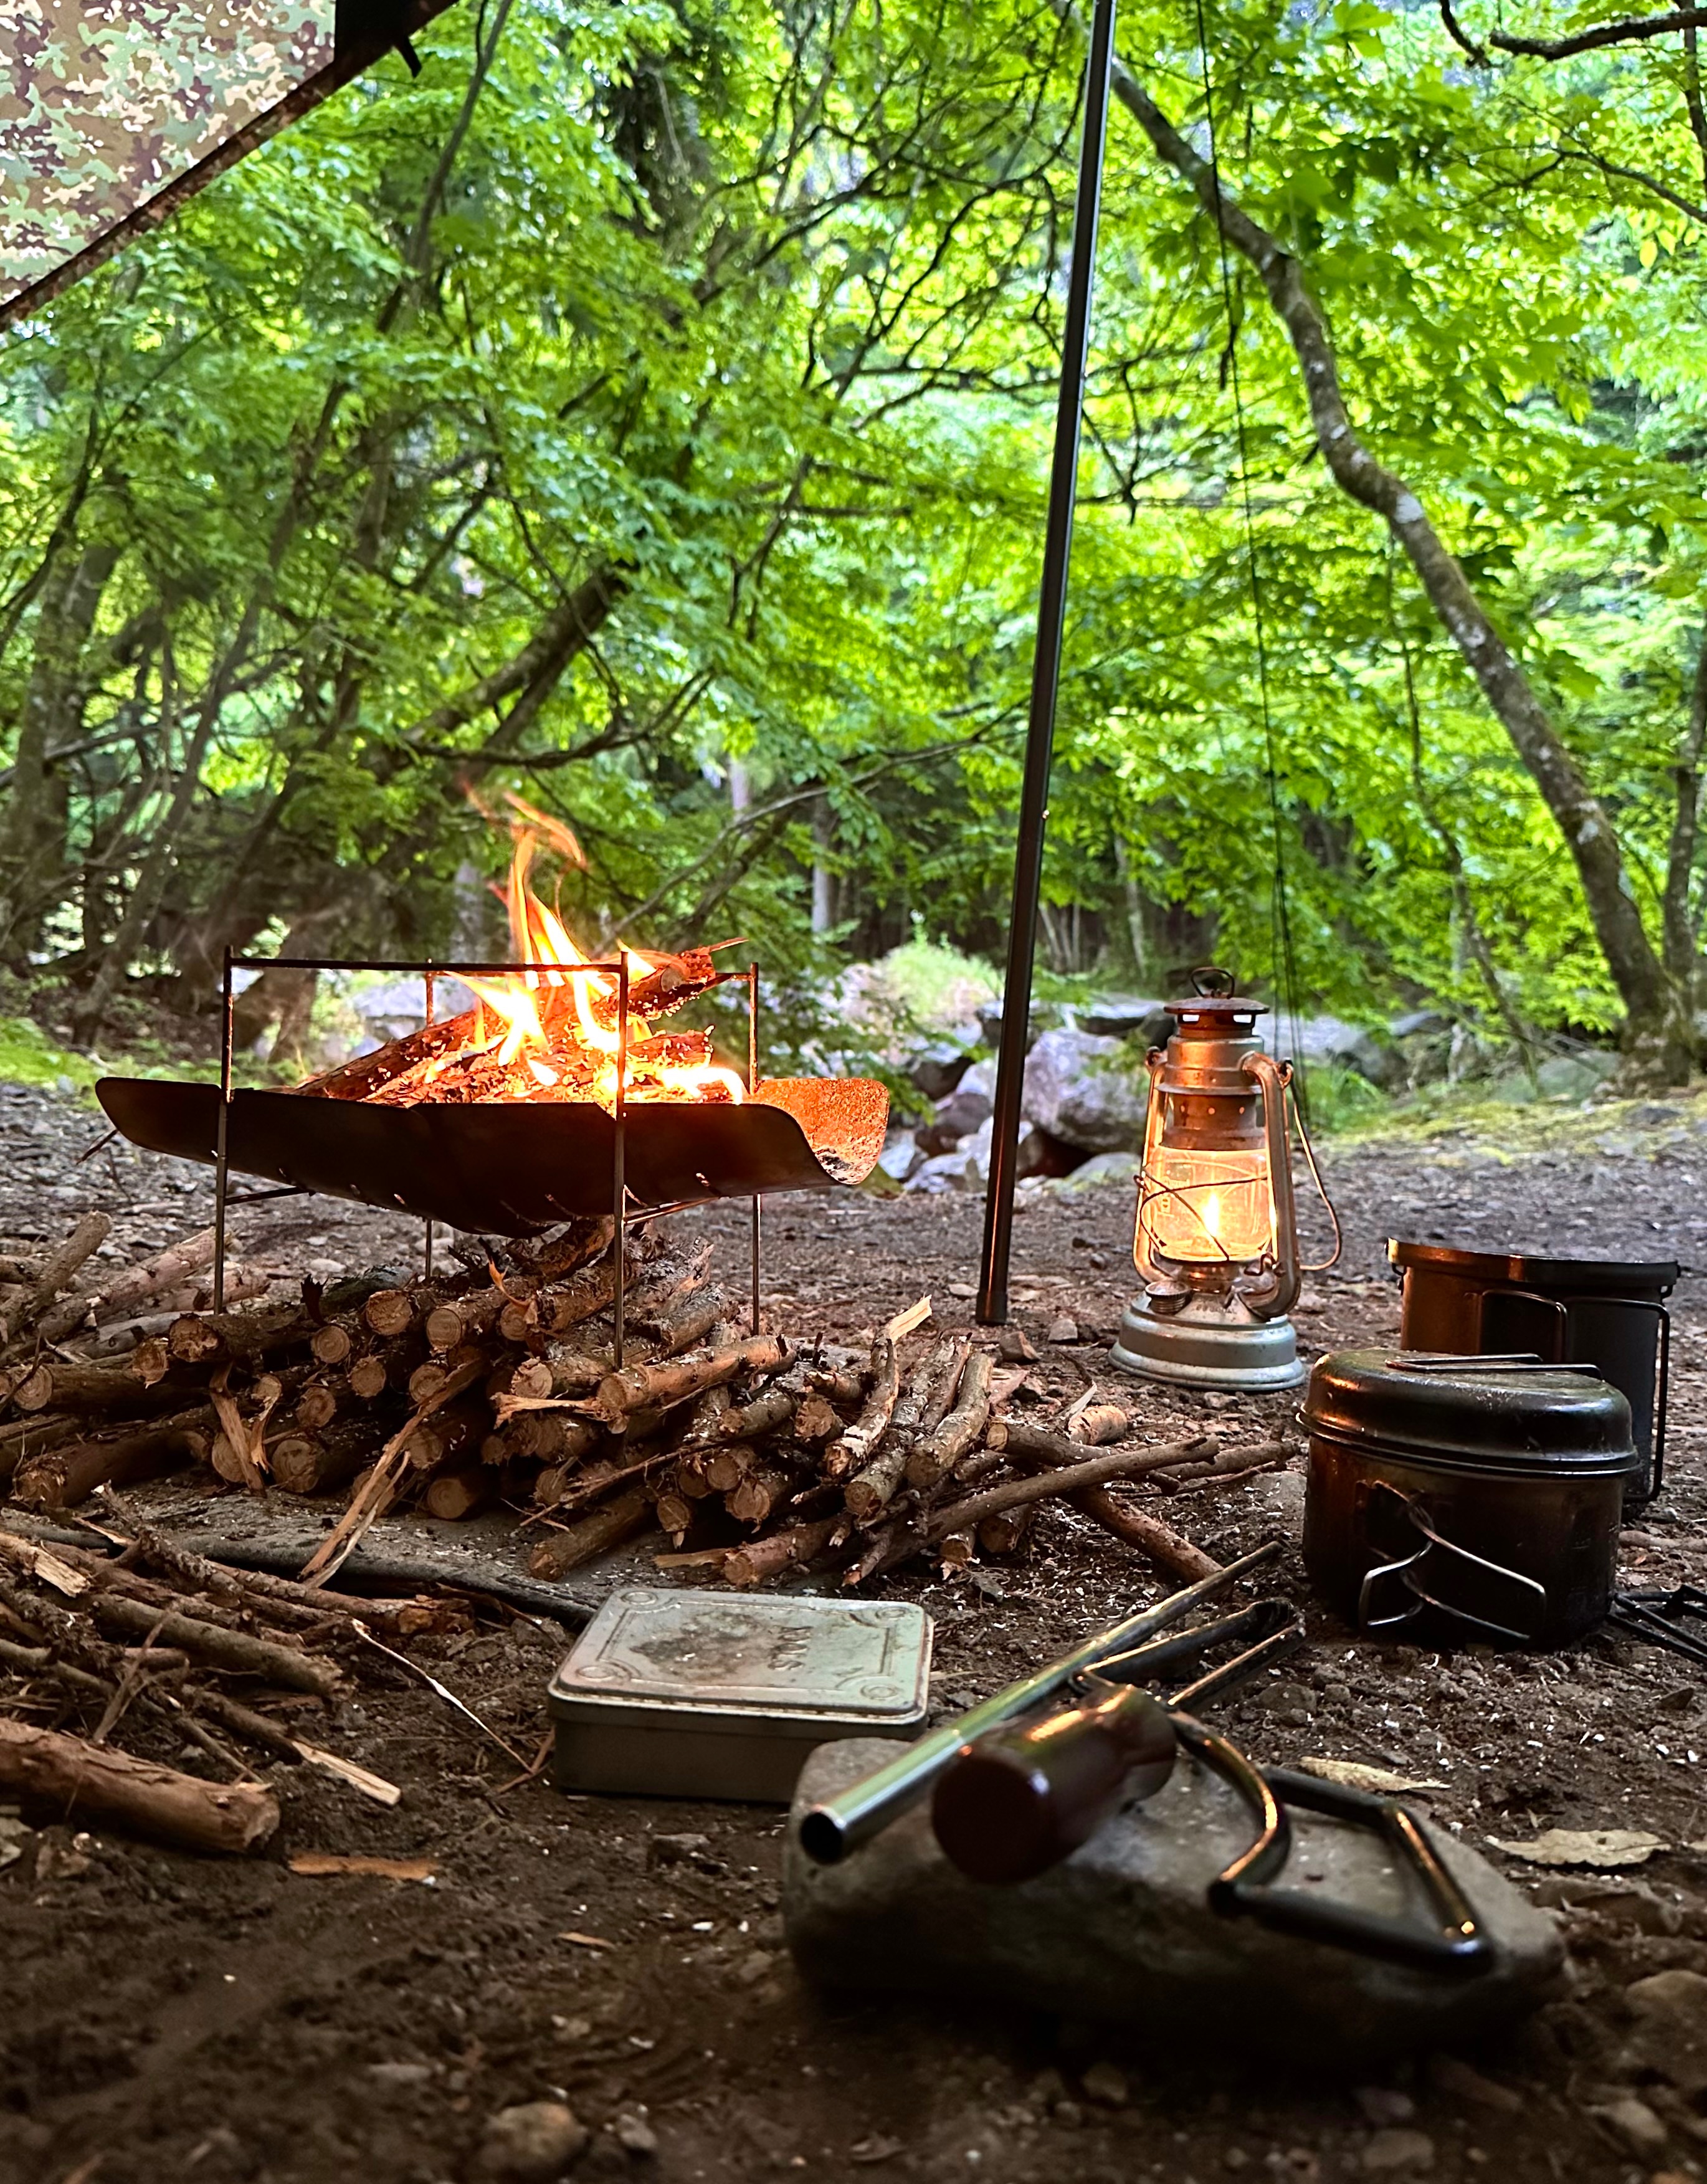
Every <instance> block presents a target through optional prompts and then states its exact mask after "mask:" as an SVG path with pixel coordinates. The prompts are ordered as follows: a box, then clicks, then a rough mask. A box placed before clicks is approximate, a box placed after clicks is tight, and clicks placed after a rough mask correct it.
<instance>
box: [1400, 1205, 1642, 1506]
mask: <svg viewBox="0 0 1707 2184" xmlns="http://www.w3.org/2000/svg"><path fill="white" fill-rule="evenodd" d="M1387 1257H1388V1258H1389V1259H1390V1260H1391V1261H1392V1262H1393V1265H1394V1266H1395V1267H1397V1268H1398V1269H1399V1270H1400V1272H1401V1273H1403V1275H1404V1308H1403V1317H1402V1318H1401V1319H1400V1322H1399V1335H1398V1339H1399V1341H1400V1344H1401V1345H1402V1346H1403V1347H1404V1348H1405V1349H1406V1350H1462V1351H1467V1352H1469V1353H1470V1354H1471V1356H1475V1355H1476V1354H1477V1353H1478V1352H1479V1353H1481V1355H1482V1356H1483V1357H1487V1356H1489V1355H1496V1356H1506V1357H1509V1356H1510V1355H1511V1354H1512V1353H1513V1352H1515V1351H1527V1350H1532V1351H1534V1352H1535V1353H1536V1355H1537V1357H1544V1358H1547V1359H1549V1361H1550V1362H1553V1363H1554V1364H1572V1365H1594V1366H1598V1367H1599V1369H1600V1371H1601V1372H1602V1373H1604V1375H1605V1376H1606V1378H1607V1379H1609V1380H1610V1382H1611V1383H1612V1385H1613V1386H1614V1387H1615V1388H1616V1389H1618V1390H1620V1391H1621V1394H1622V1395H1623V1396H1624V1397H1625V1399H1626V1401H1627V1402H1628V1403H1629V1405H1630V1417H1631V1423H1632V1430H1633V1432H1634V1435H1635V1439H1636V1446H1637V1448H1638V1449H1639V1450H1640V1451H1641V1452H1642V1457H1643V1462H1642V1464H1641V1466H1640V1467H1639V1468H1638V1470H1637V1473H1636V1474H1633V1475H1632V1479H1631V1483H1630V1487H1629V1490H1628V1493H1627V1496H1626V1498H1627V1499H1628V1500H1629V1501H1631V1502H1646V1501H1649V1500H1651V1499H1652V1497H1653V1496H1654V1495H1656V1494H1657V1493H1658V1492H1659V1491H1660V1485H1661V1484H1662V1482H1663V1481H1664V1479H1665V1390H1666V1380H1667V1378H1668V1371H1667V1368H1668V1366H1669V1363H1670V1357H1671V1315H1670V1313H1669V1312H1667V1311H1666V1309H1665V1300H1666V1298H1667V1297H1669V1296H1670V1295H1671V1292H1672V1290H1673V1289H1674V1288H1675V1287H1676V1284H1677V1277H1678V1272H1679V1269H1678V1265H1677V1262H1676V1260H1675V1259H1647V1260H1634V1261H1632V1260H1626V1259H1543V1258H1536V1257H1532V1256H1527V1255H1526V1254H1524V1253H1521V1252H1516V1251H1462V1250H1460V1249H1459V1248H1458V1247H1457V1246H1456V1245H1451V1244H1413V1243H1410V1242H1408V1241H1406V1240H1404V1239H1403V1238H1401V1237H1397V1236H1395V1237H1391V1238H1389V1239H1388V1241H1387Z"/></svg>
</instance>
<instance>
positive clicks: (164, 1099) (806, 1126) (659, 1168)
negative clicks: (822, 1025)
mask: <svg viewBox="0 0 1707 2184" xmlns="http://www.w3.org/2000/svg"><path fill="white" fill-rule="evenodd" d="M95 1089H96V1093H97V1096H98V1098H99V1100H100V1102H101V1105H102V1106H103V1107H104V1108H105V1109H106V1111H107V1114H108V1119H109V1120H110V1121H111V1122H112V1123H113V1124H114V1127H115V1128H117V1129H118V1130H119V1131H120V1134H121V1135H123V1136H125V1137H126V1138H128V1139H130V1140H131V1144H132V1145H142V1146H143V1147H144V1148H146V1149H147V1151H150V1152H157V1153H170V1154H172V1155H175V1156H176V1157H177V1158H178V1159H180V1160H193V1161H203V1162H208V1163H209V1165H211V1164H212V1162H213V1161H214V1142H215V1137H216V1133H217V1130H218V1125H219V1110H220V1095H219V1089H218V1087H217V1086H216V1085H213V1084H183V1083H175V1082H171V1081H169V1080H164V1079H156V1078H139V1077H105V1078H102V1079H101V1081H100V1083H99V1084H97V1086H96V1088H95ZM887 1113H888V1095H887V1092H886V1091H885V1089H884V1088H883V1087H882V1085H881V1084H877V1083H876V1082H875V1081H874V1080H873V1079H870V1078H779V1079H775V1080H771V1081H767V1082H765V1083H762V1084H760V1085H759V1089H758V1091H757V1093H756V1095H754V1097H753V1099H751V1100H747V1101H744V1102H742V1105H740V1106H721V1105H711V1104H705V1105H700V1104H698V1103H696V1104H692V1105H689V1104H687V1103H684V1102H676V1101H664V1100H656V1101H650V1100H648V1101H637V1102H636V1103H635V1104H634V1105H632V1106H630V1108H629V1109H628V1111H627V1117H626V1128H625V1139H626V1142H625V1146H624V1163H625V1171H626V1178H627V1183H628V1189H629V1192H630V1194H631V1196H633V1197H634V1198H636V1199H637V1200H639V1201H642V1203H643V1204H646V1205H648V1206H665V1205H670V1204H674V1203H676V1202H677V1201H681V1200H696V1199H710V1198H746V1197H750V1196H751V1195H753V1194H754V1193H757V1192H765V1191H772V1190H822V1189H823V1188H824V1187H825V1186H826V1184H833V1183H858V1182H859V1180H860V1179H861V1178H863V1177H864V1176H865V1175H866V1174H868V1173H870V1169H871V1167H873V1166H874V1165H875V1163H876V1158H877V1155H878V1154H879V1153H880V1152H881V1150H882V1145H883V1131H884V1126H885V1123H886V1121H887ZM615 1129H616V1126H615V1123H614V1120H613V1118H612V1117H610V1116H609V1115H608V1114H607V1113H606V1112H605V1111H604V1109H603V1107H599V1106H592V1105H591V1104H590V1103H583V1102H574V1103H571V1102H569V1101H561V1102H555V1101H553V1102H548V1101H537V1102H534V1101H527V1100H518V1101H509V1100H505V1101H498V1100H492V1101H483V1102H478V1103H472V1104H470V1105H467V1106H451V1105H449V1104H441V1103H437V1102H434V1101H431V1100H424V1101H422V1102H420V1104H419V1105H417V1106H413V1107H392V1106H381V1105H376V1104H375V1103H372V1102H370V1101H364V1100H323V1099H318V1098H315V1097H314V1096H313V1095H304V1094H301V1093H295V1092H236V1093H233V1095H231V1111H230V1114H229V1117H228V1118H227V1124H226V1137H225V1145H226V1155H227V1158H228V1160H229V1162H230V1164H231V1167H233V1168H236V1169H237V1170H239V1171H241V1172H242V1173H243V1174H245V1175H253V1176H258V1177H260V1178H263V1179H264V1181H266V1182H269V1183H275V1184H289V1185H292V1186H294V1187H295V1188H296V1189H297V1190H310V1191H316V1192H319V1193H320V1195H323V1196H325V1197H328V1198H347V1199H353V1200H354V1201H356V1202H357V1204H359V1205H362V1206H400V1207H401V1208H402V1209H403V1212H406V1213H415V1214H420V1215H421V1216H422V1217H430V1218H431V1219H433V1220H437V1221H447V1222H448V1223H450V1224H451V1225H452V1227H453V1228H457V1229H466V1230H474V1231H490V1232H492V1233H495V1234H500V1235H506V1236H525V1235H531V1234H536V1233H537V1232H538V1231H539V1230H541V1229H549V1228H551V1227H552V1226H553V1225H554V1224H555V1223H558V1222H559V1221H564V1220H566V1219H568V1218H570V1217H571V1216H573V1215H575V1214H582V1213H603V1212H609V1209H610V1202H611V1195H610V1194H611V1154H612V1151H613V1145H614V1137H615Z"/></svg>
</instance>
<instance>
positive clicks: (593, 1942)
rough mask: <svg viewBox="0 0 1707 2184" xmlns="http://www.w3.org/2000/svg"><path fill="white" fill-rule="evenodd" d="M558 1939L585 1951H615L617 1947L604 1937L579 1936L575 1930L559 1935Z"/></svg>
mask: <svg viewBox="0 0 1707 2184" xmlns="http://www.w3.org/2000/svg"><path fill="white" fill-rule="evenodd" d="M557 1938H558V1940H559V1942H575V1945H576V1946H577V1947H580V1948H583V1949H614V1947H616V1944H615V1942H607V1941H606V1940H605V1939H604V1938H603V1936H602V1935H599V1934H577V1933H575V1931H573V1929H571V1930H570V1932H568V1933H567V1934H559V1936H558V1937H557Z"/></svg>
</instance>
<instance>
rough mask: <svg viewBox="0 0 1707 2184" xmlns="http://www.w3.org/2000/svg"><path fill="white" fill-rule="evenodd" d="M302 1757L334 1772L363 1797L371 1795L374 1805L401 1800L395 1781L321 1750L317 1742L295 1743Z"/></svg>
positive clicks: (331, 1772) (311, 1763)
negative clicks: (371, 1773) (372, 1773)
mask: <svg viewBox="0 0 1707 2184" xmlns="http://www.w3.org/2000/svg"><path fill="white" fill-rule="evenodd" d="M297 1751H298V1752H301V1754H302V1755H303V1758H304V1759H306V1760H307V1761H309V1763H310V1765H312V1766H314V1767H324V1768H325V1770H326V1772H327V1774H328V1775H336V1776H337V1777H338V1779H339V1780H340V1781H343V1782H348V1784H349V1786H350V1787H351V1788H352V1789H353V1790H359V1791H361V1793H362V1795H363V1797H371V1798H372V1799H373V1801H374V1802H375V1804H376V1805H396V1804H400V1803H401V1802H403V1791H401V1790H399V1789H398V1786H397V1784H396V1783H395V1782H387V1781H386V1779H385V1777H384V1776H383V1775H370V1774H369V1772H368V1770H367V1769H366V1768H365V1767H358V1766H357V1764H356V1763H355V1761H354V1760H353V1759H342V1758H339V1756H338V1754H337V1753H336V1752H325V1751H322V1750H321V1748H320V1746H319V1745H318V1744H303V1743H302V1742H301V1741H297Z"/></svg>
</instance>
